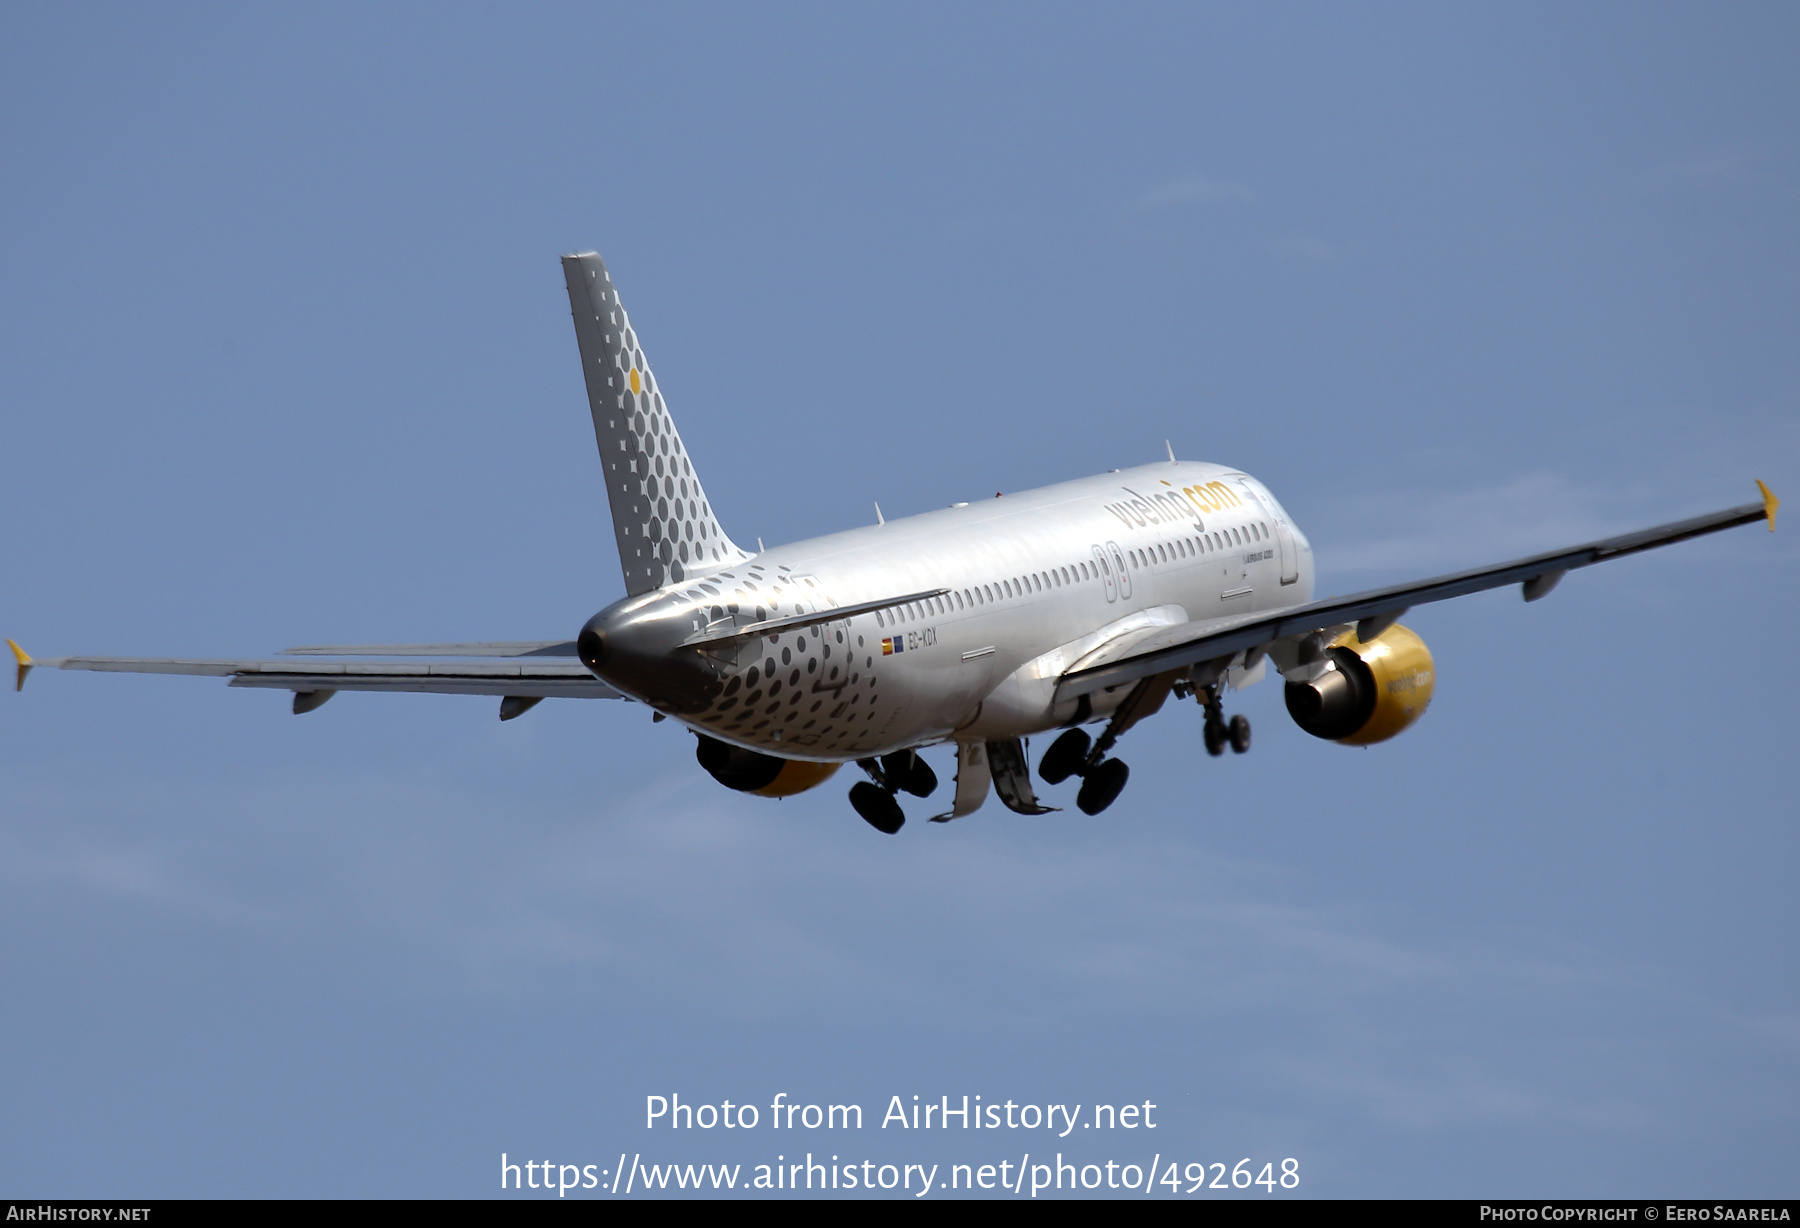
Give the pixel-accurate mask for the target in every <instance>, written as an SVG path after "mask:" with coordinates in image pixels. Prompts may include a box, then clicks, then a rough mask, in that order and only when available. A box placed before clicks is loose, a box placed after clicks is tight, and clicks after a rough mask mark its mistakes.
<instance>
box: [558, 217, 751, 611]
mask: <svg viewBox="0 0 1800 1228" xmlns="http://www.w3.org/2000/svg"><path fill="white" fill-rule="evenodd" d="M563 276H564V278H565V280H566V281H567V282H568V285H569V310H570V313H571V314H572V315H573V316H574V319H575V338H576V341H577V342H578V343H579V344H580V346H581V367H582V372H583V375H584V376H585V377H586V380H587V392H588V408H589V410H590V411H591V412H592V414H593V418H594V439H595V442H596V443H598V444H599V446H600V459H601V463H602V464H603V466H604V467H605V470H606V497H607V502H608V503H609V504H610V506H611V508H612V518H613V533H614V535H615V536H616V537H617V539H618V545H619V564H620V566H621V567H622V568H623V569H624V572H625V591H626V592H627V593H628V594H630V595H632V596H636V595H637V594H638V593H644V592H649V591H650V590H652V589H656V588H661V587H662V586H663V585H665V584H679V583H681V582H682V581H683V580H685V579H687V578H689V577H690V576H695V575H702V574H705V573H706V572H710V571H716V570H718V569H719V568H721V567H725V566H727V565H729V564H731V563H735V562H738V561H739V560H741V559H745V558H747V557H749V556H748V555H746V554H745V553H744V552H743V551H742V550H739V549H738V548H737V547H736V546H735V545H733V544H732V541H731V539H730V538H728V537H727V536H725V530H724V529H723V528H721V527H720V525H719V522H718V519H717V518H716V517H714V515H713V512H712V505H711V504H709V503H708V502H707V500H706V492H705V491H704V490H702V489H701V487H700V479H699V477H698V476H697V475H696V474H695V473H694V466H693V462H692V461H690V460H689V459H688V454H687V449H686V448H684V447H683V446H682V443H681V435H680V434H679V433H678V432H677V431H676V430H675V423H674V421H673V420H671V418H670V417H669V410H668V406H667V405H665V404H664V403H663V397H662V390H661V388H660V387H659V386H658V385H657V382H656V376H655V375H653V374H651V371H650V363H649V361H648V360H647V359H646V358H645V357H644V349H643V346H642V345H641V344H640V343H639V341H638V337H637V331H636V330H635V329H633V328H632V327H631V321H630V319H629V318H628V317H627V316H626V314H625V308H624V307H623V306H622V305H621V304H620V302H619V292H618V290H616V289H615V288H614V287H613V284H612V277H611V276H610V275H609V274H608V273H607V271H606V263H605V261H603V260H601V259H600V257H599V256H598V255H597V254H595V253H593V252H587V253H584V254H582V255H578V256H564V257H563Z"/></svg>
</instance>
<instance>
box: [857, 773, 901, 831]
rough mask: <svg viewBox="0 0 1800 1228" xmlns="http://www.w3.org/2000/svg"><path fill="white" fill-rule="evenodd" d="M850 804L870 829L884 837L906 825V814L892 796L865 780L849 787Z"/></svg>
mask: <svg viewBox="0 0 1800 1228" xmlns="http://www.w3.org/2000/svg"><path fill="white" fill-rule="evenodd" d="M850 804H851V805H852V806H854V807H855V808H856V813H858V814H860V815H861V816H862V817H863V820H864V821H865V822H867V823H868V825H869V826H870V827H873V828H874V829H875V830H876V831H878V832H881V833H883V834H884V835H889V836H891V835H893V834H894V833H895V832H897V831H899V830H900V829H901V828H902V827H904V826H905V825H906V814H905V812H904V811H902V810H901V809H900V803H899V802H897V801H895V800H894V795H893V794H892V793H889V792H888V791H887V790H886V789H883V788H879V787H877V786H876V785H872V784H870V783H869V782H868V781H866V780H862V781H858V782H857V783H856V784H853V785H851V786H850Z"/></svg>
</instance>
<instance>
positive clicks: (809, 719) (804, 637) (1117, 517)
mask: <svg viewBox="0 0 1800 1228" xmlns="http://www.w3.org/2000/svg"><path fill="white" fill-rule="evenodd" d="M938 589H946V590H949V591H947V592H945V593H943V594H941V595H939V596H936V597H933V598H929V599H923V600H918V601H914V602H911V603H909V604H908V605H906V606H904V607H899V608H895V609H890V610H887V611H885V612H881V613H874V614H863V615H859V616H856V617H853V618H849V619H839V620H836V621H832V620H831V615H830V613H829V611H830V610H831V609H832V608H834V607H839V608H841V607H849V606H853V605H857V604H859V603H864V602H870V601H878V600H881V599H884V598H890V597H894V596H899V595H904V594H908V593H919V592H930V591H933V590H938ZM1312 591H1313V564H1312V551H1311V548H1310V546H1309V545H1308V544H1307V541H1306V538H1305V537H1304V535H1302V534H1301V533H1300V531H1299V529H1298V527H1297V526H1295V525H1294V524H1293V523H1292V521H1291V520H1290V519H1289V518H1288V516H1287V513H1286V512H1285V511H1283V510H1282V508H1281V507H1280V505H1279V504H1278V503H1277V502H1276V501H1275V499H1274V498H1273V497H1272V496H1270V495H1269V493H1268V491H1267V490H1266V489H1264V488H1263V487H1262V485H1261V484H1260V483H1258V482H1256V481H1255V479H1253V478H1250V477H1248V476H1247V475H1245V474H1243V473H1242V472H1240V471H1237V470H1233V469H1229V468H1226V467H1223V466H1219V465H1210V464H1203V463H1197V462H1190V461H1183V462H1161V463H1157V464H1153V465H1145V466H1141V467H1139V468H1136V469H1127V470H1121V471H1117V472H1113V473H1107V474H1102V475H1099V476H1096V477H1091V478H1082V479H1079V480H1076V481H1072V482H1063V483H1059V484H1057V485H1055V486H1046V487H1042V488H1040V489H1038V490H1031V491H1026V492H1023V493H1020V494H1014V495H1006V496H1004V497H996V498H993V499H987V500H982V501H980V502H977V503H969V504H960V505H957V506H955V507H951V508H946V509H943V510H940V511H933V512H927V513H924V514H922V515H918V516H910V517H907V518H905V519H901V520H892V521H888V522H887V523H885V524H877V525H870V526H867V527H864V528H859V529H853V530H850V531H848V532H843V533H833V534H830V535H829V536H825V537H817V538H812V539H810V540H808V541H801V542H795V543H793V544H791V545H786V546H780V547H777V548H774V549H771V550H767V551H765V552H763V553H762V554H759V555H757V556H756V557H755V558H753V559H750V560H748V561H746V562H742V563H738V564H735V565H733V566H730V567H727V568H724V569H722V570H719V571H716V572H713V573H711V574H706V575H701V576H697V577H693V576H690V577H689V578H688V579H687V580H686V581H685V582H684V583H682V584H678V585H670V586H668V587H665V588H663V589H659V590H657V591H656V592H654V593H646V594H643V595H641V596H639V597H636V598H631V599H628V600H627V601H626V602H622V603H620V604H619V605H618V606H615V607H612V608H613V609H614V610H619V611H621V612H624V613H626V615H627V617H639V616H653V617H654V618H655V619H656V621H657V622H658V623H661V624H662V625H664V626H669V625H679V626H681V627H691V628H692V629H693V630H694V631H695V632H696V633H698V632H702V631H704V630H706V629H708V628H717V627H720V626H722V625H723V626H730V625H734V624H735V625H748V624H750V623H752V622H760V621H762V620H763V619H765V618H775V617H786V616H792V615H795V614H799V613H802V612H804V613H807V614H812V613H819V614H820V615H821V616H822V617H821V620H820V622H819V623H818V624H815V625H813V626H810V627H805V628H796V629H792V630H789V631H787V632H786V633H784V634H778V635H774V636H763V637H760V638H758V639H755V640H752V641H750V642H749V643H748V644H738V645H733V646H732V647H731V648H729V649H728V650H722V651H717V652H714V653H711V654H708V655H707V665H708V668H709V669H710V670H711V671H713V673H714V674H715V675H716V677H717V679H718V685H717V688H716V691H715V692H714V693H713V694H711V695H710V696H709V697H708V699H707V701H706V702H705V704H704V708H703V710H697V709H699V708H700V707H701V705H699V704H697V703H694V702H689V703H686V704H684V705H680V706H674V705H665V704H663V703H660V702H659V697H658V696H657V695H655V694H644V693H643V692H644V691H646V690H651V689H654V688H653V687H651V686H648V685H646V684H645V683H644V682H643V681H642V680H641V679H640V680H639V681H638V682H637V683H636V685H633V686H628V688H627V689H629V690H631V691H632V693H634V694H637V696H638V698H640V699H643V700H645V701H646V702H648V703H650V704H652V705H653V706H657V707H667V708H668V710H669V711H670V712H671V715H675V716H678V717H679V718H680V719H681V720H682V721H683V722H684V723H686V724H688V725H689V726H690V727H692V728H694V729H696V730H699V731H703V732H705V733H706V734H708V735H710V736H712V737H715V738H719V739H722V740H724V741H728V742H732V743H736V744H738V745H742V746H746V747H750V748H753V749H757V750H761V751H766V752H772V753H775V754H779V755H782V756H785V757H787V758H800V759H821V760H849V759H859V758H866V757H868V756H871V755H878V754H884V753H888V752H890V751H893V750H896V749H899V748H903V747H907V746H917V745H921V744H924V743H930V742H936V741H943V740H947V739H950V738H988V739H995V738H1007V737H1017V736H1021V735H1026V734H1031V733H1036V732H1040V731H1042V730H1046V729H1051V728H1054V727H1056V726H1057V725H1061V724H1067V723H1071V722H1074V721H1079V720H1085V719H1089V718H1090V717H1093V716H1100V715H1104V714H1105V712H1106V711H1108V710H1109V707H1110V706H1111V705H1116V704H1117V703H1118V702H1119V700H1120V699H1121V698H1122V695H1096V696H1094V697H1092V698H1091V699H1090V700H1086V701H1081V706H1078V702H1077V701H1074V700H1065V701H1064V702H1063V703H1061V704H1057V703H1055V702H1053V700H1054V689H1055V684H1056V681H1057V679H1058V678H1059V677H1060V676H1061V675H1062V674H1063V673H1064V672H1065V671H1067V670H1068V669H1070V668H1071V667H1073V666H1075V665H1076V664H1077V662H1079V661H1080V660H1081V658H1082V657H1084V656H1085V655H1087V654H1088V653H1090V652H1092V651H1094V650H1095V649H1096V648H1099V647H1100V646H1101V645H1103V644H1105V643H1107V642H1109V641H1111V640H1113V639H1115V638H1116V637H1118V636H1120V635H1123V634H1129V633H1131V632H1134V631H1137V630H1140V629H1142V628H1146V627H1153V626H1157V625H1165V624H1169V623H1177V622H1188V621H1199V622H1206V621H1209V620H1213V619H1227V618H1232V617H1234V616H1237V615H1242V614H1246V613H1250V612H1252V611H1257V612H1261V611H1269V610H1274V609H1278V608H1281V607H1286V606H1291V605H1297V604H1300V603H1303V602H1306V601H1309V600H1311V598H1312ZM604 672H605V671H603V673H604ZM609 680H611V679H610V678H609Z"/></svg>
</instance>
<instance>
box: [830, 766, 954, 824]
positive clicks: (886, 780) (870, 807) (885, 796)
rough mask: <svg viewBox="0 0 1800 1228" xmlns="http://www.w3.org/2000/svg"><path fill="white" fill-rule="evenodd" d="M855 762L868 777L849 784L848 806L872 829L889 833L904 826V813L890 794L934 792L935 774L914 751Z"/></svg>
mask: <svg viewBox="0 0 1800 1228" xmlns="http://www.w3.org/2000/svg"><path fill="white" fill-rule="evenodd" d="M856 765H857V766H858V767H860V768H861V769H862V770H863V771H865V772H867V773H868V774H869V779H868V780H863V781H858V782H857V783H856V784H854V785H851V786H850V805H851V806H852V807H854V808H855V810H856V813H858V814H860V815H861V816H862V817H863V820H864V821H865V822H866V823H868V825H869V826H870V827H873V828H874V829H875V830H876V831H878V832H882V833H884V834H885V835H889V836H891V835H893V834H894V833H895V832H897V831H899V830H900V829H901V828H902V827H904V826H905V825H906V812H905V811H903V810H901V809H900V802H899V799H897V798H896V797H895V796H894V795H895V794H896V793H899V792H902V791H904V792H906V793H910V794H912V795H913V796H914V797H930V796H931V795H932V794H933V793H934V792H936V791H937V786H938V778H937V773H936V772H934V771H932V770H931V765H930V764H929V763H926V762H925V760H923V759H921V758H920V757H919V753H918V752H917V751H914V750H902V751H896V752H894V753H893V754H891V755H883V756H882V757H881V758H880V759H879V760H877V759H858V760H857V761H856Z"/></svg>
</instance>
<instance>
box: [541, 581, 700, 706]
mask: <svg viewBox="0 0 1800 1228" xmlns="http://www.w3.org/2000/svg"><path fill="white" fill-rule="evenodd" d="M620 604H621V605H624V604H625V603H620ZM690 631H692V627H690V626H689V625H688V624H687V622H685V621H683V620H682V618H681V617H680V611H676V610H667V609H658V608H657V607H656V606H654V605H652V606H640V607H639V608H637V609H630V608H625V609H621V608H619V607H618V606H609V607H608V608H606V609H604V610H602V611H600V612H599V613H598V614H596V615H594V616H593V617H592V618H590V619H588V620H587V623H586V624H585V625H584V626H583V627H582V628H581V634H580V635H578V636H576V637H575V652H576V655H578V656H579V657H580V658H581V663H582V664H583V665H585V666H587V667H588V669H589V670H591V671H592V672H593V673H594V675H595V676H596V677H598V678H600V679H602V680H604V681H606V682H610V683H611V684H612V685H613V686H616V687H618V688H619V689H620V690H621V691H624V692H625V693H626V694H627V695H632V696H635V697H636V698H638V699H642V700H644V701H645V702H646V703H649V704H651V705H653V706H655V707H658V708H664V709H667V710H669V711H672V712H701V711H704V710H705V709H706V708H707V707H708V706H709V705H710V704H711V703H712V700H713V698H714V697H715V696H716V695H717V694H718V693H719V690H720V688H721V687H722V686H723V685H724V682H723V679H721V678H720V677H719V673H718V670H717V668H716V667H715V666H714V665H713V664H712V663H711V662H709V661H708V660H707V659H706V658H704V657H702V656H701V655H700V654H699V653H698V652H696V651H695V650H694V649H692V648H687V647H684V646H683V645H682V640H683V639H685V638H686V636H687V635H688V633H689V632H690Z"/></svg>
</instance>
